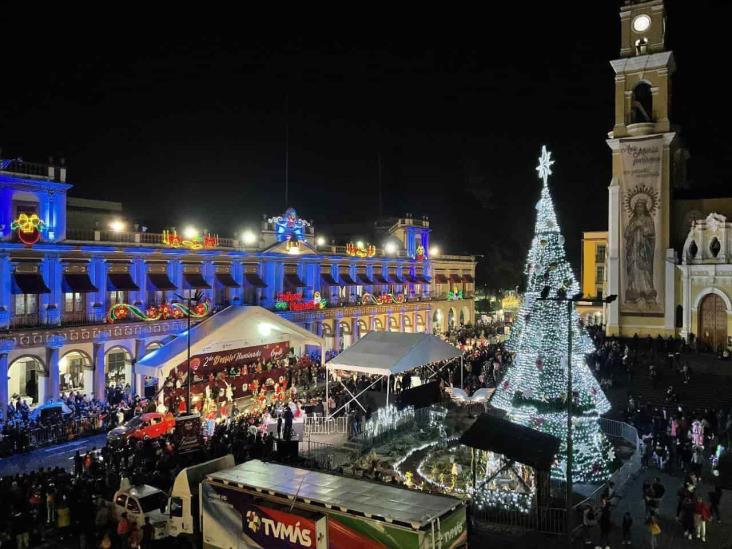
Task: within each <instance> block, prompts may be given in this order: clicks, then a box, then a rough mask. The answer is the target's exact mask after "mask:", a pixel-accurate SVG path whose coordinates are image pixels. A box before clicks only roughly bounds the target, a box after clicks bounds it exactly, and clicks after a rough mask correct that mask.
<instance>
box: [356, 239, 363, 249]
mask: <svg viewBox="0 0 732 549" xmlns="http://www.w3.org/2000/svg"><path fill="white" fill-rule="evenodd" d="M356 248H359V249H363V240H359V241H358V242H356Z"/></svg>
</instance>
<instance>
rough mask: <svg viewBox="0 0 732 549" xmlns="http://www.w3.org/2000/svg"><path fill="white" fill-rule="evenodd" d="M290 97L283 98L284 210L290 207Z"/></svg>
mask: <svg viewBox="0 0 732 549" xmlns="http://www.w3.org/2000/svg"><path fill="white" fill-rule="evenodd" d="M289 187H290V96H289V94H288V95H286V96H285V210H286V209H287V208H289V207H290V203H289V197H288V194H289V190H290V189H289Z"/></svg>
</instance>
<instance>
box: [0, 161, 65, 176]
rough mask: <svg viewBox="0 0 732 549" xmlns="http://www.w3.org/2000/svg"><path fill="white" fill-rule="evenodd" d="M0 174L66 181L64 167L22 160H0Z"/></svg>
mask: <svg viewBox="0 0 732 549" xmlns="http://www.w3.org/2000/svg"><path fill="white" fill-rule="evenodd" d="M0 172H5V173H11V174H14V175H23V176H26V177H33V178H38V179H50V180H52V181H66V168H65V167H64V166H54V165H51V164H39V163H37V162H26V161H24V160H23V159H22V158H0Z"/></svg>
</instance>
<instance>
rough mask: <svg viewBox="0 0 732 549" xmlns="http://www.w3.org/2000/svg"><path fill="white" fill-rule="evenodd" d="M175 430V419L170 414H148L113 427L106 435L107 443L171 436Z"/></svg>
mask: <svg viewBox="0 0 732 549" xmlns="http://www.w3.org/2000/svg"><path fill="white" fill-rule="evenodd" d="M174 430H175V417H174V416H173V415H172V414H161V413H159V412H148V413H146V414H142V415H139V416H135V417H133V418H132V419H131V420H129V421H128V422H126V423H124V424H123V425H120V426H119V427H115V428H114V429H112V430H111V431H109V433H107V440H108V441H109V442H117V441H121V440H126V439H130V438H135V439H138V440H147V439H150V438H158V437H162V436H164V435H168V434H171V433H172V432H173V431H174Z"/></svg>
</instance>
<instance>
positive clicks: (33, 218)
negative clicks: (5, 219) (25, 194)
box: [10, 212, 46, 246]
mask: <svg viewBox="0 0 732 549" xmlns="http://www.w3.org/2000/svg"><path fill="white" fill-rule="evenodd" d="M10 228H11V229H13V230H14V231H18V232H17V235H18V240H20V241H21V242H22V243H23V244H25V245H26V246H33V244H35V243H37V242H38V241H39V240H40V239H41V232H42V231H43V230H44V229H45V228H46V224H45V223H44V222H43V220H42V219H41V218H40V217H38V214H35V213H32V214H30V215H29V214H27V213H25V212H23V213H21V214H19V215H18V218H17V219H14V220H13V222H12V223H11V224H10Z"/></svg>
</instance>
